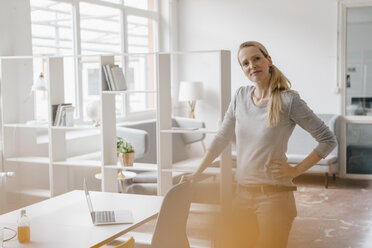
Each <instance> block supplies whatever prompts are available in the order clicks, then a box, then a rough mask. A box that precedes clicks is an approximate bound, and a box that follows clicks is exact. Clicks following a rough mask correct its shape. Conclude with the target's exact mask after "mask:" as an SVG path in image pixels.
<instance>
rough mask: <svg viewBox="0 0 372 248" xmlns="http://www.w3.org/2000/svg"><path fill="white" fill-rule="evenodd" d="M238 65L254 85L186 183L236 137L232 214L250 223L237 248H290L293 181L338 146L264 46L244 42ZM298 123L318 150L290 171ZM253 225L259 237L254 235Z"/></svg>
mask: <svg viewBox="0 0 372 248" xmlns="http://www.w3.org/2000/svg"><path fill="white" fill-rule="evenodd" d="M238 61H239V64H240V65H241V68H242V70H243V72H244V74H245V75H246V76H247V78H248V79H249V80H250V81H252V82H253V83H254V86H243V87H240V88H239V89H238V90H237V91H236V93H235V96H234V97H233V99H232V101H231V103H230V106H229V108H228V110H227V112H226V114H225V117H224V120H223V123H222V126H221V128H220V130H219V131H218V133H217V135H216V137H215V139H214V141H213V142H212V144H211V146H210V148H209V150H208V152H207V153H206V155H205V156H204V159H203V161H202V163H201V164H200V166H199V168H198V169H197V170H196V172H194V173H193V174H191V175H187V176H184V177H183V178H182V181H186V180H195V179H196V178H197V177H198V176H199V175H200V174H201V173H202V172H203V171H204V169H205V168H206V167H208V165H209V164H211V162H212V161H213V160H214V159H215V158H216V157H217V156H218V155H219V154H220V153H221V152H222V151H223V149H224V148H225V147H226V146H227V144H228V143H229V142H230V141H231V140H232V138H233V135H234V133H235V135H236V151H237V169H236V175H235V178H236V180H237V183H238V188H237V194H236V199H235V202H234V207H235V208H236V209H235V210H236V211H234V213H238V216H239V218H238V219H240V220H243V222H244V223H246V226H245V227H244V228H241V227H240V228H239V231H240V232H242V231H243V232H244V231H245V232H246V233H241V244H240V245H239V247H251V246H253V247H256V248H258V247H260V248H261V247H276V248H279V247H286V245H287V240H288V235H289V232H290V229H291V226H292V222H293V220H294V218H295V217H296V215H297V211H296V205H295V201H294V197H293V191H294V190H296V187H295V186H294V185H293V183H292V179H293V178H294V177H297V176H298V175H300V174H302V173H303V172H305V171H306V170H308V169H309V168H310V167H312V166H313V165H315V164H316V163H317V162H318V161H319V160H321V159H322V158H325V157H326V156H327V155H328V154H329V153H330V152H331V151H332V150H333V149H334V148H335V146H336V144H337V141H336V138H335V136H334V134H333V133H332V132H331V131H330V130H329V128H328V127H327V126H326V125H325V124H324V123H323V122H322V121H321V120H320V119H319V118H318V117H317V116H316V115H315V114H314V113H313V112H312V111H311V109H310V108H309V107H308V106H307V105H306V103H305V102H304V101H303V100H302V99H301V98H300V96H299V94H298V93H296V92H295V91H293V90H291V89H290V82H289V81H288V79H287V78H286V77H285V76H284V75H283V74H282V73H281V71H280V70H279V69H278V68H277V67H275V66H274V65H273V62H272V60H271V57H270V56H269V53H268V51H267V50H266V48H265V47H264V46H263V45H262V44H260V43H258V42H254V41H249V42H244V43H242V44H241V45H240V47H239V51H238ZM296 124H298V125H300V126H301V127H302V128H304V129H305V130H307V131H308V132H309V133H310V134H311V135H312V136H313V137H314V138H315V139H316V140H317V142H318V145H317V146H316V147H315V149H314V150H313V151H312V152H311V153H310V154H309V155H308V156H307V157H306V158H305V159H304V160H303V161H302V162H300V163H299V164H297V165H296V166H294V167H292V166H290V165H289V164H288V163H287V162H286V160H287V158H286V155H285V153H286V150H287V144H288V139H289V137H290V135H291V134H292V132H293V129H294V127H295V125H296ZM298 145H301V144H298ZM252 216H253V217H254V218H253V219H252ZM252 220H253V221H252ZM252 223H253V225H254V227H255V229H256V230H257V232H256V233H254V232H253V231H252V230H254V228H253V229H252ZM242 229H243V230H242ZM251 229H252V230H251ZM251 236H252V237H251ZM243 237H249V238H246V239H244V238H243ZM244 240H246V241H244ZM244 242H245V243H244Z"/></svg>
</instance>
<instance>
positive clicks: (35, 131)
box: [0, 56, 134, 198]
mask: <svg viewBox="0 0 372 248" xmlns="http://www.w3.org/2000/svg"><path fill="white" fill-rule="evenodd" d="M34 59H35V58H34V57H18V58H16V57H2V58H0V68H1V69H0V79H1V89H2V90H1V99H2V102H1V106H2V116H1V117H2V124H3V125H2V133H3V137H2V146H3V161H4V169H5V170H10V171H16V180H12V181H13V182H10V183H8V185H7V188H8V189H9V190H7V191H8V192H12V193H17V194H20V195H27V196H39V198H46V197H53V196H56V195H59V194H62V193H65V192H68V191H70V190H72V189H71V188H70V187H69V183H68V182H69V177H70V175H71V172H70V169H71V168H81V167H89V168H97V169H98V168H101V169H102V171H103V173H104V180H102V184H101V185H102V190H103V191H112V192H117V189H118V187H117V182H116V176H117V175H116V164H117V158H116V116H115V94H118V93H120V94H123V93H128V92H104V91H102V87H100V91H101V92H102V93H101V95H100V98H101V103H102V104H101V108H102V109H104V110H105V111H101V113H102V117H101V120H102V122H101V126H100V127H93V126H92V125H75V126H72V127H64V126H53V125H52V107H51V106H52V105H54V104H60V103H64V102H65V96H64V91H65V89H64V66H63V60H64V58H63V57H44V58H43V59H44V61H45V63H46V73H45V74H46V82H47V85H48V87H47V88H48V91H47V93H46V94H47V98H48V100H47V104H48V121H47V122H46V123H42V124H38V123H37V122H34V121H33V120H34V97H33V95H32V94H30V89H31V87H32V84H33V78H34V77H33V63H34ZM99 61H100V64H101V65H102V64H108V63H110V64H113V63H114V57H113V56H102V57H99ZM100 68H101V67H100ZM100 79H101V82H102V84H103V83H104V81H103V75H102V71H101V69H100ZM102 84H101V85H102ZM129 93H130V92H129ZM133 93H134V92H133ZM78 130H92V131H94V130H96V132H99V134H100V136H101V146H100V147H101V154H102V156H101V160H89V159H84V158H78V157H75V158H74V157H72V158H69V157H68V156H67V140H68V139H69V136H71V135H69V134H70V133H71V131H78ZM41 137H42V140H43V141H42V142H41V141H40V139H41ZM106 165H107V168H106ZM38 182H39V183H38ZM46 192H48V193H46Z"/></svg>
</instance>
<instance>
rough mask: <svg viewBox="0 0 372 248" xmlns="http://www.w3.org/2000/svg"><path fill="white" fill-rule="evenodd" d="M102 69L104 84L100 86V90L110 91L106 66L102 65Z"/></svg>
mask: <svg viewBox="0 0 372 248" xmlns="http://www.w3.org/2000/svg"><path fill="white" fill-rule="evenodd" d="M102 69H103V74H104V76H105V82H104V84H103V85H102V90H112V89H111V85H110V80H109V77H108V73H107V69H106V66H104V65H103V66H102Z"/></svg>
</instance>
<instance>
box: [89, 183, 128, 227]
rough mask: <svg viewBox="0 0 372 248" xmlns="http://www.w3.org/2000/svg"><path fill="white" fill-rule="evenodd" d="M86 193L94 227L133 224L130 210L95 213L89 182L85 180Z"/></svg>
mask: <svg viewBox="0 0 372 248" xmlns="http://www.w3.org/2000/svg"><path fill="white" fill-rule="evenodd" d="M84 191H85V197H86V198H87V203H88V208H89V211H90V216H91V218H92V221H93V224H94V225H97V226H98V225H109V224H126V223H133V215H132V211H130V210H115V211H94V210H93V205H92V201H91V199H90V195H89V191H88V187H87V182H86V181H85V179H84Z"/></svg>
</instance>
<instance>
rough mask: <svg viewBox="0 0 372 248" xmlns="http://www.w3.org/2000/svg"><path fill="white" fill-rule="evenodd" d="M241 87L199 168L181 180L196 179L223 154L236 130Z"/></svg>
mask: <svg viewBox="0 0 372 248" xmlns="http://www.w3.org/2000/svg"><path fill="white" fill-rule="evenodd" d="M240 90H241V88H239V89H238V90H237V92H236V93H235V95H234V98H233V99H232V100H231V102H230V105H229V107H228V109H227V111H226V113H225V116H224V118H223V122H222V124H221V127H220V129H219V130H218V132H217V134H216V136H215V138H214V140H213V142H212V144H211V145H210V147H209V149H208V151H207V152H206V154H205V155H204V157H203V160H202V162H201V164H200V165H199V167H198V169H197V170H196V171H195V172H194V173H192V174H189V175H184V176H182V178H181V182H184V181H194V180H196V179H197V178H198V176H200V175H201V174H202V172H203V171H204V170H205V169H206V168H207V167H208V166H209V165H210V164H211V163H212V162H213V161H214V160H215V159H216V158H217V157H218V156H219V155H220V154H221V152H222V151H223V150H224V149H225V147H226V146H227V145H228V144H229V142H230V141H231V140H232V138H233V136H234V132H235V108H236V99H237V94H238V93H239V92H240Z"/></svg>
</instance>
